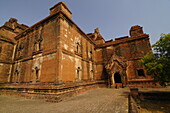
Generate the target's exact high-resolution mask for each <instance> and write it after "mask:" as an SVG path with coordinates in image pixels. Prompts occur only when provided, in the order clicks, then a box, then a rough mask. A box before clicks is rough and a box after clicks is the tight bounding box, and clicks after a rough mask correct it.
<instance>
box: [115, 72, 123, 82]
mask: <svg viewBox="0 0 170 113" xmlns="http://www.w3.org/2000/svg"><path fill="white" fill-rule="evenodd" d="M114 80H115V83H122V79H121V76H120V74H119V73H115V75H114Z"/></svg>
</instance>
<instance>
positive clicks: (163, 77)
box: [141, 33, 170, 85]
mask: <svg viewBox="0 0 170 113" xmlns="http://www.w3.org/2000/svg"><path fill="white" fill-rule="evenodd" d="M152 48H153V51H151V52H149V53H148V54H147V55H145V56H144V57H143V58H142V60H141V63H142V64H143V65H144V67H145V69H146V70H147V74H149V75H153V78H154V80H155V82H159V83H160V84H161V85H165V84H166V83H167V82H169V81H170V33H169V34H161V37H160V39H159V40H158V41H157V42H156V43H155V44H154V45H152Z"/></svg>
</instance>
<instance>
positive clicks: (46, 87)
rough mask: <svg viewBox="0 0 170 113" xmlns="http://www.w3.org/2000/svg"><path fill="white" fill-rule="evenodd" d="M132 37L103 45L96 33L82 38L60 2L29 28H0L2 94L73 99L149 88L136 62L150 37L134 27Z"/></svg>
mask: <svg viewBox="0 0 170 113" xmlns="http://www.w3.org/2000/svg"><path fill="white" fill-rule="evenodd" d="M129 34H130V36H124V37H119V38H115V40H109V41H105V39H104V38H103V37H102V35H101V34H100V31H99V29H98V28H96V29H95V30H94V32H93V33H88V34H86V33H85V32H83V30H81V28H80V27H79V26H77V25H76V23H75V22H74V21H73V20H72V13H71V11H70V10H69V9H68V7H67V6H66V4H65V3H64V2H59V3H58V4H56V5H55V6H53V7H52V8H50V14H49V16H48V17H46V18H44V19H43V20H41V21H39V22H38V23H36V24H34V25H32V26H31V27H28V26H26V25H23V24H19V23H18V20H17V19H15V18H11V19H9V21H8V22H6V23H5V24H4V25H3V26H1V27H0V90H1V93H2V92H3V93H6V94H8V93H9V94H14V92H15V93H17V94H19V93H20V94H23V95H31V96H34V95H39V96H40V95H41V94H42V93H43V94H42V95H41V96H42V97H44V95H45V94H47V95H50V94H55V95H61V94H63V95H64V94H66V95H67V96H68V95H73V94H75V93H80V92H84V91H87V90H89V89H94V88H97V87H113V88H119V87H153V85H152V81H153V79H152V77H151V76H150V75H147V74H146V70H144V68H143V66H142V65H141V64H140V59H141V58H142V57H143V56H144V55H146V54H147V53H148V52H149V51H150V50H151V46H150V42H149V35H148V34H145V33H144V32H143V30H142V27H141V26H138V25H136V26H132V27H131V29H130V31H129Z"/></svg>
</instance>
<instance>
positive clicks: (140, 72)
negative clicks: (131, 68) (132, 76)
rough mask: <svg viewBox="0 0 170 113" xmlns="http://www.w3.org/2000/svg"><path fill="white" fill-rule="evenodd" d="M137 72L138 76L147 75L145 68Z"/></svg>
mask: <svg viewBox="0 0 170 113" xmlns="http://www.w3.org/2000/svg"><path fill="white" fill-rule="evenodd" d="M137 73H138V76H145V73H144V70H143V69H138V70H137Z"/></svg>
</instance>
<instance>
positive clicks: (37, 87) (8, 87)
mask: <svg viewBox="0 0 170 113" xmlns="http://www.w3.org/2000/svg"><path fill="white" fill-rule="evenodd" d="M99 87H106V85H105V82H104V81H90V82H88V81H84V82H75V83H71V82H70V83H63V84H53V83H51V84H50V83H39V84H38V83H37V84H30V83H18V84H1V85H0V95H10V96H20V97H25V98H29V99H45V100H46V101H50V102H59V101H62V100H63V99H64V98H66V97H71V96H74V95H77V94H81V93H84V92H86V91H89V90H93V89H96V88H99Z"/></svg>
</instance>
